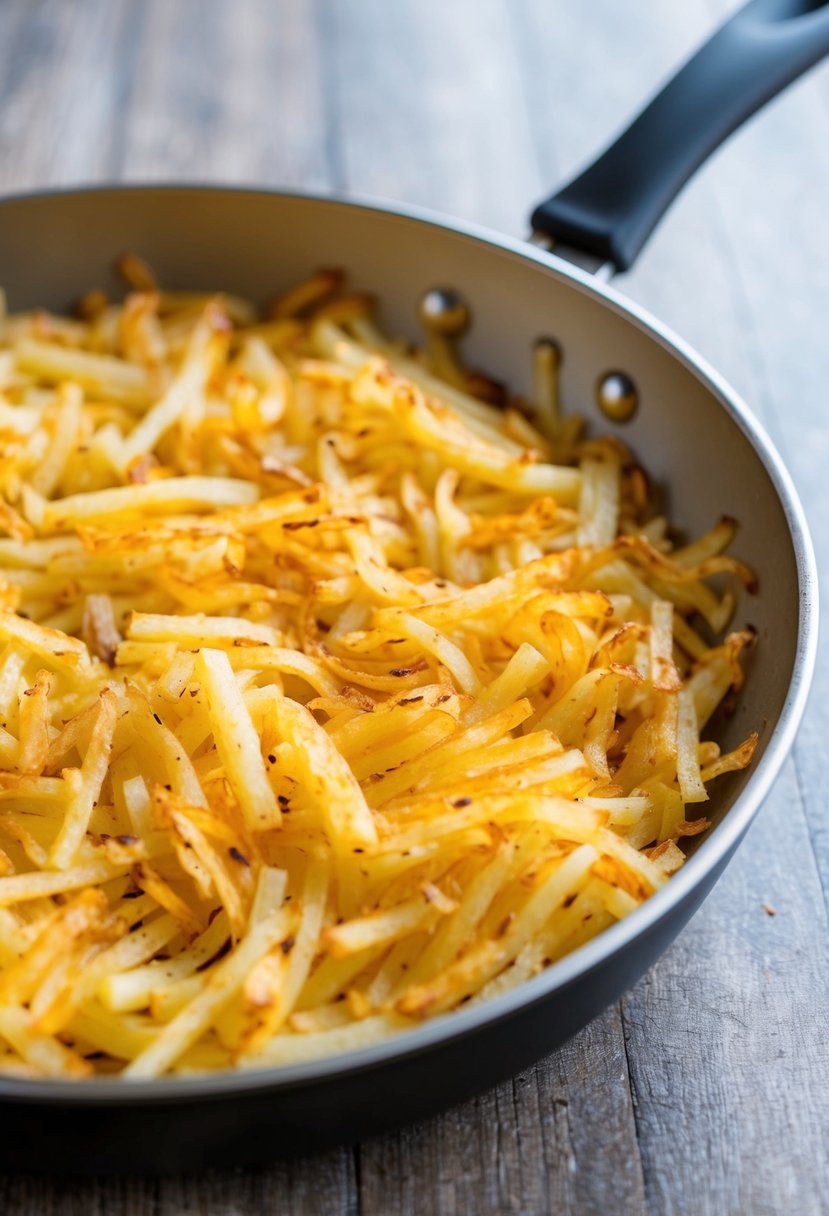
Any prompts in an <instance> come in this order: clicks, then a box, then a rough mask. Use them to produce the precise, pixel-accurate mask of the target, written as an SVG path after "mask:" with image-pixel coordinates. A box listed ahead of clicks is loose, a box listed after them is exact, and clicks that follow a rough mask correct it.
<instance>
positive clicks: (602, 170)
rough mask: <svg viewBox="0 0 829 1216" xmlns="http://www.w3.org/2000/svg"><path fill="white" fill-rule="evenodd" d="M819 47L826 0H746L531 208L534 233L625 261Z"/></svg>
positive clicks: (824, 38) (828, 49)
mask: <svg viewBox="0 0 829 1216" xmlns="http://www.w3.org/2000/svg"><path fill="white" fill-rule="evenodd" d="M828 53H829V0H750V3H749V4H746V5H745V6H744V7H743V8H741V9H740V10H739V11H738V12H737V13H736V14H735V16H733V17H732V18H731V19H730V20H729V21H727V22H726V23H725V25H723V26H722V27H721V28H720V29H719V30H718V31H717V32H716V33H715V34H714V35H713V37H712V38H711V39H710V40H709V41H708V42H706V43H705V45H704V46H703V47H701V48H700V50H698V51H697V53H696V54H695V55H694V56H693V57H692V58H691V59H690V60H689V61H688V62H687V63H686V64H685V65H684V67H682V68H681V69H680V70H679V72H678V73H677V75H676V76H674V77H673V79H672V80H670V81H669V82H668V84H667V85H666V86H665V87H664V89H662V91H661V92H660V93H658V94H657V96H656V97H655V98H654V99H653V101H651V102H650V104H649V105H648V106H647V107H646V108H645V109H644V110H643V111H642V112H641V114H639V116H638V117H637V118H635V119H634V121H633V122H632V123H631V125H630V126H629V127H628V128H627V130H626V131H624V132H623V133H622V135H620V136H619V138H618V139H617V140H616V142H615V143H613V144H611V146H610V147H609V148H607V149H606V151H605V152H603V153H602V155H601V156H600V157H599V158H598V160H596V161H594V162H593V164H592V165H590V166H589V167H588V168H587V169H585V170H584V172H582V173H581V174H580V175H579V176H578V177H576V178H575V179H574V180H573V181H572V182H570V183H569V184H568V185H566V186H565V187H564V188H563V189H561V190H559V191H558V192H557V193H556V194H554V195H553V196H552V198H549V199H547V200H546V202H543V203H541V204H540V205H539V206H538V207H536V209H535V211H534V212H533V217H532V226H533V232H534V234H537V235H538V236H541V237H552V238H553V241H554V242H562V243H564V244H566V245H568V246H572V247H574V248H575V249H577V250H579V251H581V252H583V253H588V254H593V255H596V256H598V257H599V258H602V259H606V260H609V261H610V262H611V263H613V265H614V266H615V267H616V269H617V270H627V268H628V267H629V266H630V265H631V263H632V262H633V260H634V259H635V258H636V256H637V254H638V253H639V250H640V249H641V248H642V246H643V245H644V244H645V241H646V240H647V239H648V237H649V236H650V234H651V232H652V231H653V229H654V228H655V227H656V225H657V224H658V223H659V220H660V219H661V218H662V216H663V214H664V213H665V211H667V209H668V207H669V206H670V204H671V203H672V202H673V199H674V198H675V197H676V195H677V194H678V193H679V191H680V190H681V188H682V187H683V186H684V184H685V182H686V181H687V180H688V178H689V177H690V176H691V175H692V174H693V173H694V172H695V171H696V170H697V169H698V168H699V166H700V165H701V164H702V163H703V161H705V160H706V159H707V157H708V156H710V154H711V153H712V152H713V151H714V149H715V148H717V147H718V146H719V145H720V144H721V143H722V142H723V140H724V139H726V138H727V137H728V136H729V135H730V134H731V132H732V131H734V130H735V129H736V128H737V127H739V126H740V125H741V123H743V122H745V120H746V119H747V118H749V117H750V116H751V115H752V114H753V113H754V112H755V110H758V109H759V108H760V107H761V106H762V105H764V104H765V103H766V102H767V101H769V100H770V99H771V98H772V97H774V96H776V94H777V93H779V92H781V90H782V89H784V88H785V87H786V85H788V84H790V83H791V82H792V81H793V80H795V79H796V78H797V77H798V76H800V75H801V74H802V73H803V72H805V71H807V70H808V69H809V68H810V67H812V66H813V65H814V64H816V63H817V62H818V61H819V60H820V59H822V58H823V56H824V55H826V54H828Z"/></svg>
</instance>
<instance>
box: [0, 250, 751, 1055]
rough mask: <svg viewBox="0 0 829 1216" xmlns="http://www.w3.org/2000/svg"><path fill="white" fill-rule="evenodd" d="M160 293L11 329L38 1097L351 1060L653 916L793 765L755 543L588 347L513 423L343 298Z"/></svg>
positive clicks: (21, 1042)
mask: <svg viewBox="0 0 829 1216" xmlns="http://www.w3.org/2000/svg"><path fill="white" fill-rule="evenodd" d="M121 269H122V273H123V274H124V276H125V277H126V279H127V281H128V284H129V286H130V288H131V289H132V290H131V291H130V292H129V294H128V295H127V297H126V299H125V300H124V301H123V302H122V303H111V302H109V301H108V300H107V299H106V298H105V297H104V296H103V294H102V293H101V292H100V291H95V292H92V293H90V295H89V296H88V297H87V298H86V300H85V301H83V302H82V304H81V305H80V306H79V308H78V310H77V316H76V318H63V317H58V316H54V315H51V314H49V313H45V312H32V313H25V314H19V315H7V316H3V317H2V318H0V352H2V353H0V431H1V432H2V444H1V445H0V1070H6V1071H9V1072H13V1073H14V1074H16V1075H19V1074H21V1073H23V1074H29V1075H33V1076H56V1077H67V1078H74V1077H83V1076H90V1075H98V1074H113V1073H118V1074H120V1075H122V1076H123V1077H125V1078H128V1079H131V1078H146V1077H154V1076H158V1075H161V1074H168V1073H173V1074H186V1073H192V1072H199V1071H210V1070H216V1069H225V1068H254V1067H260V1066H264V1065H269V1066H270V1065H277V1064H289V1063H292V1062H296V1061H299V1060H303V1059H309V1058H312V1057H318V1056H324V1055H326V1054H329V1053H334V1052H341V1051H345V1050H348V1049H351V1048H355V1047H358V1046H361V1045H365V1044H367V1043H370V1042H374V1041H376V1040H377V1039H378V1038H381V1037H383V1036H387V1035H392V1034H399V1033H400V1032H401V1031H404V1030H405V1029H406V1028H407V1027H411V1026H413V1025H416V1024H417V1023H418V1022H419V1021H420V1020H421V1019H423V1018H427V1017H430V1016H435V1015H438V1014H442V1013H446V1012H449V1011H451V1010H453V1009H457V1008H458V1007H459V1006H461V1005H463V1004H464V1003H466V1002H470V1001H472V1002H479V1001H482V1000H485V999H487V998H488V997H490V996H492V995H494V994H496V993H499V992H503V991H505V990H506V989H508V988H509V987H511V986H513V985H516V984H519V983H521V982H523V981H524V980H526V979H527V978H529V977H531V976H533V975H535V974H537V973H538V972H539V971H540V970H542V969H543V968H545V967H548V966H550V965H551V964H553V963H555V961H556V960H557V959H560V958H562V957H563V956H564V955H566V954H568V953H569V952H570V951H572V950H575V949H576V948H578V947H579V946H580V945H582V944H583V943H584V942H586V941H588V940H589V939H590V938H592V937H594V936H595V935H596V934H597V933H599V932H601V931H602V930H603V929H604V928H605V927H607V926H608V925H610V924H612V923H613V922H614V921H616V920H618V919H620V918H622V917H624V916H626V915H627V914H628V913H630V912H631V911H633V910H634V909H636V908H637V907H638V906H639V905H640V904H641V903H642V902H643V901H644V900H646V899H647V898H648V897H649V896H650V895H651V894H652V893H653V892H655V891H656V890H657V889H658V888H660V887H661V886H662V885H663V884H664V883H665V882H666V881H667V880H668V878H669V876H670V874H671V873H673V872H674V870H676V869H677V868H678V867H679V866H680V865H681V864H682V861H683V853H682V851H681V849H680V847H679V845H678V842H679V841H680V840H681V838H682V837H684V836H690V835H694V834H696V833H697V832H700V831H703V830H704V829H705V828H706V826H707V822H706V820H705V819H704V818H700V817H694V815H695V814H696V812H694V815H692V814H691V813H690V812H689V807H690V806H691V804H695V803H699V802H703V801H704V800H705V799H706V798H707V797H708V795H707V792H706V785H707V784H708V783H709V782H710V781H711V780H713V779H714V778H716V777H717V776H719V775H720V774H723V773H728V772H732V771H735V770H737V769H740V768H744V767H745V766H746V765H747V764H748V763H749V762H750V760H751V756H752V752H753V750H754V746H755V743H756V737H755V736H751V737H750V738H749V739H747V740H746V741H745V742H744V743H743V744H742V745H741V746H740V747H739V748H737V749H736V750H735V751H734V752H731V753H729V754H728V755H720V751H719V748H718V747H717V745H716V744H715V743H713V742H710V741H706V742H702V741H701V732H702V731H703V730H704V729H705V727H706V724H707V723H708V721H709V719H710V718H711V715H712V714H713V713H714V711H715V709H716V708H717V706H718V705H719V704H720V703H721V702H722V700H723V698H724V697H726V695H727V694H728V693H729V691H730V690H733V689H735V688H738V687H739V685H740V683H741V680H742V671H741V664H740V655H741V651H742V650H743V649H744V647H745V646H746V645H747V644H748V643H749V642H750V641H751V636H750V632H749V631H743V632H736V633H732V634H730V635H729V636H727V637H725V638H724V639H721V637H720V636H718V635H720V634H721V633H722V631H723V630H724V628H725V627H726V624H727V622H728V620H729V618H730V617H731V615H732V612H733V608H734V603H735V596H734V593H733V582H734V580H735V579H736V580H741V581H742V582H743V583H744V585H745V586H746V587H747V588H748V589H749V590H751V589H753V580H752V577H751V573H750V572H749V571H748V570H747V569H746V568H745V567H744V566H743V565H742V564H741V563H740V562H738V561H736V560H735V559H733V558H730V557H728V556H726V555H725V552H724V551H725V549H726V547H727V546H728V545H729V544H730V542H731V541H732V539H733V536H734V532H735V525H734V524H733V522H732V521H730V520H722V521H721V522H720V523H718V524H716V526H714V527H713V528H712V529H711V531H710V532H709V533H707V535H705V536H703V537H701V538H699V539H697V540H695V541H694V542H693V543H691V544H688V545H686V546H685V547H683V548H679V549H676V548H673V547H672V544H671V541H670V533H669V529H668V525H667V522H666V520H665V519H664V518H663V517H662V516H660V515H659V514H658V513H657V511H656V509H655V505H654V501H653V498H652V493H651V490H650V487H649V483H648V481H647V479H646V477H645V476H644V474H643V472H642V470H641V469H639V468H638V467H637V466H636V464H635V462H634V461H633V459H632V457H631V456H630V454H629V453H628V452H627V451H626V450H624V448H623V447H622V446H621V445H620V444H619V443H618V442H616V441H611V440H591V439H587V438H585V437H584V435H583V431H582V427H581V424H580V422H579V421H578V419H577V418H575V417H566V416H563V415H562V413H561V406H560V402H559V394H558V387H557V383H556V366H557V360H556V358H555V357H554V348H553V347H551V346H550V344H544V343H542V344H540V345H539V347H538V348H537V350H536V361H535V367H534V396H535V401H534V402H530V403H527V402H520V401H517V400H508V399H506V397H505V394H504V392H503V390H502V389H501V388H500V387H499V386H497V385H495V384H493V383H492V382H491V381H489V380H488V379H487V378H486V377H485V376H483V375H482V374H481V373H477V372H470V371H469V370H468V369H466V368H465V367H464V366H463V364H462V363H461V361H460V360H459V358H458V357H457V355H456V353H455V352H454V350H453V349H452V347H451V345H450V344H449V343H448V342H447V341H445V340H443V339H441V340H440V341H438V340H436V339H435V340H432V341H430V342H427V345H426V348H425V350H424V351H419V352H418V351H414V352H413V351H408V350H404V348H403V347H402V346H401V345H399V344H394V343H392V342H390V341H389V340H388V339H387V338H386V337H385V336H384V335H383V334H382V333H381V332H380V330H379V329H378V328H377V327H376V325H375V322H374V321H373V319H372V316H371V306H370V302H369V300H368V298H367V297H364V296H358V295H353V296H349V295H346V294H343V283H342V275H341V274H340V273H338V272H335V271H320V272H319V273H318V274H316V275H314V276H313V278H311V279H309V280H308V281H307V282H305V283H302V284H300V285H298V286H297V287H295V288H292V289H291V290H290V291H288V292H286V293H285V294H283V295H282V296H281V297H279V298H278V299H276V300H275V301H274V302H273V303H272V304H271V305H270V307H269V308H267V309H266V310H265V311H264V312H262V313H260V312H259V311H258V310H257V309H256V308H255V307H254V305H253V304H251V303H249V302H247V301H245V300H241V299H238V298H237V297H233V296H220V295H217V296H214V297H209V296H206V295H205V296H200V295H198V294H196V293H182V292H166V291H164V290H162V289H161V288H159V287H158V285H157V284H156V281H155V278H154V276H153V275H152V272H151V271H150V270H149V269H148V268H147V267H145V266H144V265H143V263H141V262H140V261H139V260H138V259H136V258H134V257H126V258H124V259H122V262H121ZM714 575H717V576H723V575H725V576H726V578H725V582H723V579H722V578H719V579H717V580H715V582H714V583H712V582H710V581H709V580H710V578H711V576H714ZM729 577H730V579H731V582H732V589H731V590H729V589H727V584H728V581H729ZM724 586H726V590H723V587H724Z"/></svg>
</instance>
